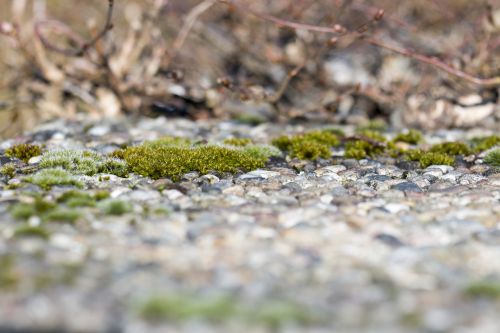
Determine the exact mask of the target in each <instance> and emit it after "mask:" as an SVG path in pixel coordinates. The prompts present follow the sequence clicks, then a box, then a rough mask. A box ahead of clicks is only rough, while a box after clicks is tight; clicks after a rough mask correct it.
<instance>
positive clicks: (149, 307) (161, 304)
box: [139, 296, 236, 323]
mask: <svg viewBox="0 0 500 333" xmlns="http://www.w3.org/2000/svg"><path fill="white" fill-rule="evenodd" d="M235 310H236V307H235V304H234V302H233V301H232V300H231V299H229V298H225V297H217V298H193V297H182V296H155V297H153V298H150V299H149V300H147V301H146V302H144V304H142V305H141V306H140V308H139V313H140V315H141V316H142V317H143V318H145V319H147V320H150V321H174V322H182V321H187V320H191V319H197V320H201V321H206V322H212V323H221V322H223V321H225V320H227V319H228V318H231V317H232V316H233V315H234V314H235Z"/></svg>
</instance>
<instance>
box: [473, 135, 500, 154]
mask: <svg viewBox="0 0 500 333" xmlns="http://www.w3.org/2000/svg"><path fill="white" fill-rule="evenodd" d="M471 141H472V146H473V149H474V152H476V153H479V152H482V151H485V150H488V149H491V148H493V147H495V146H497V145H500V136H499V135H491V136H487V137H484V138H474V139H472V140H471Z"/></svg>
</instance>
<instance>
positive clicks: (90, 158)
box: [40, 150, 128, 177]
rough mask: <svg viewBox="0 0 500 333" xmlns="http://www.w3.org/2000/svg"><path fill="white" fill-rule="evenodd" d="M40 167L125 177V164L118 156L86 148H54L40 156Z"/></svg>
mask: <svg viewBox="0 0 500 333" xmlns="http://www.w3.org/2000/svg"><path fill="white" fill-rule="evenodd" d="M40 167H41V168H57V167H61V168H63V169H65V170H68V171H70V172H72V173H74V174H83V175H87V176H93V175H95V174H97V173H110V174H114V175H117V176H119V177H125V176H126V175H127V173H128V167H127V165H126V164H125V163H124V162H123V161H122V160H120V159H118V158H113V157H104V156H101V155H99V154H98V153H96V152H93V151H88V150H55V151H49V152H47V153H45V154H43V156H42V160H41V161H40Z"/></svg>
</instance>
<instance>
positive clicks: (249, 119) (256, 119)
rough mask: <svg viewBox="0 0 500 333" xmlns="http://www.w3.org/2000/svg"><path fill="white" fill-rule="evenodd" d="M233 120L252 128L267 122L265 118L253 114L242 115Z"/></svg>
mask: <svg viewBox="0 0 500 333" xmlns="http://www.w3.org/2000/svg"><path fill="white" fill-rule="evenodd" d="M233 120H234V121H237V122H239V123H242V124H247V125H250V126H258V125H260V124H263V123H265V122H266V119H265V118H264V117H261V116H259V115H253V114H240V115H237V116H236V117H234V118H233Z"/></svg>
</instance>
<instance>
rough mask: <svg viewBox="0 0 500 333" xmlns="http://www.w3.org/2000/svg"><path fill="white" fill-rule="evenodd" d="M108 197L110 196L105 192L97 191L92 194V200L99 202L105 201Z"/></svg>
mask: <svg viewBox="0 0 500 333" xmlns="http://www.w3.org/2000/svg"><path fill="white" fill-rule="evenodd" d="M109 196H110V194H109V192H108V191H106V190H99V191H97V192H95V193H94V198H95V199H96V200H97V201H101V200H104V199H107V198H109Z"/></svg>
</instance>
